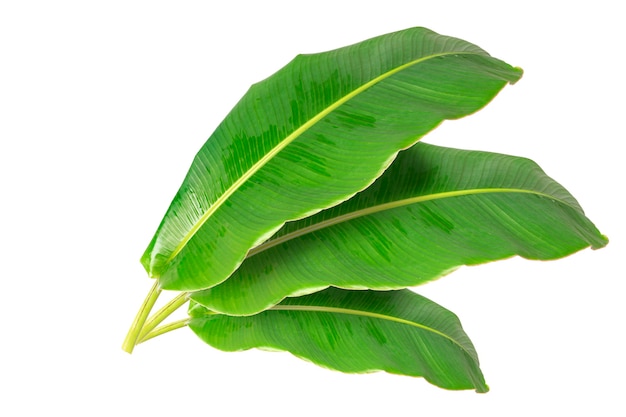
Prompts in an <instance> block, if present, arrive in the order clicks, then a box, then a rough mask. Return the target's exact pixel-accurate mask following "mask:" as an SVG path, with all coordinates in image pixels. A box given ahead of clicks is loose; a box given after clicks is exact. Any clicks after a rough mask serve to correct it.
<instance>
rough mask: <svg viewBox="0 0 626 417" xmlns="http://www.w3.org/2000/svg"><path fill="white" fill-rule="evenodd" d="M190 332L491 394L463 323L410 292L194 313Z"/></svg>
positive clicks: (345, 368)
mask: <svg viewBox="0 0 626 417" xmlns="http://www.w3.org/2000/svg"><path fill="white" fill-rule="evenodd" d="M190 316H191V317H192V318H191V319H190V322H189V327H190V328H191V329H192V330H193V331H194V332H195V333H196V334H197V335H198V336H199V337H200V338H201V339H202V340H204V341H205V342H206V343H208V344H209V345H211V346H213V347H215V348H218V349H221V350H225V351H238V350H247V349H250V348H253V347H260V348H271V349H278V350H285V351H289V352H291V353H293V354H294V355H296V356H298V357H301V358H305V359H307V360H310V361H312V362H314V363H316V364H319V365H321V366H324V367H327V368H331V369H336V370H339V371H342V372H350V373H356V372H358V373H362V372H371V371H376V370H383V371H386V372H389V373H393V374H402V375H410V376H422V377H424V378H425V379H426V380H427V381H429V382H431V383H432V384H435V385H437V386H439V387H442V388H447V389H475V390H476V391H477V392H486V391H487V390H488V387H487V385H486V384H485V380H484V377H483V375H482V373H481V371H480V368H479V363H478V357H477V355H476V351H475V350H474V347H473V346H472V343H471V341H470V340H469V338H468V337H467V335H466V334H465V332H464V331H463V329H462V327H461V324H460V322H459V320H458V318H457V317H456V316H455V315H454V314H453V313H451V312H450V311H448V310H446V309H444V308H443V307H441V306H439V305H437V304H435V303H433V302H432V301H430V300H428V299H426V298H424V297H422V296H419V295H417V294H415V293H413V292H411V291H409V290H399V291H382V292H375V291H346V290H340V289H336V288H329V289H327V290H324V291H321V292H318V293H315V294H312V295H307V296H303V297H297V298H288V299H286V300H285V301H283V302H282V303H281V304H279V305H277V306H275V307H273V308H272V309H271V310H267V311H264V312H262V313H259V314H257V315H254V316H247V317H233V316H226V315H221V314H215V313H213V312H210V311H208V310H206V309H205V308H204V307H201V306H200V305H197V304H196V305H194V306H192V307H191V308H190Z"/></svg>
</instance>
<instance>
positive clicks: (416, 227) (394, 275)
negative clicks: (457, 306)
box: [191, 143, 607, 315]
mask: <svg viewBox="0 0 626 417" xmlns="http://www.w3.org/2000/svg"><path fill="white" fill-rule="evenodd" d="M606 243H607V240H606V238H605V237H604V236H603V235H601V234H600V232H599V231H598V230H597V229H596V228H595V226H594V225H593V224H592V223H591V222H590V221H589V219H587V218H586V217H585V215H584V212H583V211H582V208H581V207H580V205H579V204H578V202H577V201H576V200H575V199H574V198H573V197H572V196H571V194H569V193H568V192H567V190H565V188H563V187H562V186H561V185H560V184H558V183H557V182H555V181H554V180H552V179H551V178H550V177H548V176H547V175H546V174H545V173H544V172H543V171H542V170H541V169H540V168H539V167H538V166H537V165H536V164H535V163H534V162H532V161H530V160H527V159H524V158H516V157H511V156H507V155H499V154H492V153H486V152H475V151H462V150H457V149H446V148H441V147H436V146H433V145H427V144H425V143H419V144H417V145H415V146H414V147H413V148H411V149H409V150H407V151H404V152H403V153H402V154H401V155H400V156H399V157H398V159H397V160H396V162H395V163H394V164H393V165H392V166H391V167H390V168H389V169H388V170H387V172H385V174H383V176H381V178H379V180H377V181H376V182H375V183H374V184H373V185H372V186H370V187H369V188H368V189H367V190H365V191H363V192H361V193H359V194H358V195H357V196H355V197H354V198H353V199H351V200H348V201H346V202H345V203H343V204H341V205H339V206H336V207H334V208H332V209H329V210H326V211H324V212H321V213H319V214H317V215H315V216H312V217H310V218H308V219H303V220H301V221H298V222H292V223H289V224H287V225H286V226H285V227H284V228H283V229H282V230H281V231H280V232H279V233H278V234H277V235H276V236H275V237H273V238H272V239H271V240H269V241H268V242H266V243H264V244H263V245H261V246H259V247H257V248H255V249H254V250H253V251H251V255H253V256H251V257H249V258H248V259H247V260H246V261H245V262H244V263H243V264H242V265H241V267H240V268H239V269H238V270H237V271H235V272H234V273H233V275H232V276H231V277H230V279H229V280H227V281H226V282H224V283H222V284H220V285H217V286H215V287H212V288H210V289H206V290H204V291H199V292H195V293H193V294H192V295H191V298H192V299H193V300H195V301H196V302H198V303H201V304H203V305H205V306H207V307H208V308H210V309H211V310H214V311H219V312H223V313H226V314H234V315H248V314H254V313H256V312H258V311H261V310H263V309H266V308H268V307H270V306H272V305H274V304H276V303H278V302H279V301H280V300H282V299H283V298H284V297H289V296H295V295H302V294H307V293H311V292H315V291H317V290H320V289H323V288H325V287H327V286H330V285H332V286H336V287H341V288H350V289H364V288H370V289H377V290H386V289H397V288H404V287H408V286H414V285H419V284H422V283H425V282H427V281H430V280H432V279H436V278H438V277H441V276H444V275H446V274H447V273H449V272H450V271H452V270H454V269H456V268H458V267H459V266H462V265H477V264H480V263H484V262H489V261H494V260H499V259H506V258H509V257H511V256H514V255H518V256H522V257H525V258H528V259H543V260H548V259H556V258H560V257H563V256H567V255H569V254H571V253H574V252H576V251H578V250H581V249H583V248H585V247H588V246H591V247H594V248H600V247H603V246H604V245H606Z"/></svg>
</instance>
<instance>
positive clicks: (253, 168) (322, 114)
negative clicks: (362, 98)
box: [165, 51, 477, 265]
mask: <svg viewBox="0 0 626 417" xmlns="http://www.w3.org/2000/svg"><path fill="white" fill-rule="evenodd" d="M450 55H477V53H476V52H464V51H454V52H441V53H437V54H432V55H428V56H425V57H422V58H419V59H416V60H413V61H411V62H408V63H406V64H403V65H400V66H398V67H396V68H394V69H392V70H390V71H387V72H386V73H383V74H381V75H379V76H378V77H376V78H373V79H372V80H370V81H368V82H367V83H365V84H363V85H362V86H360V87H358V88H356V89H355V90H353V91H352V92H350V93H349V94H346V95H345V96H343V97H342V98H340V99H339V100H337V101H335V102H334V103H332V104H331V105H330V106H328V107H326V108H325V109H324V110H322V111H321V112H319V113H318V114H316V115H315V116H313V117H312V118H311V119H310V120H308V121H307V122H306V123H304V124H303V125H302V126H300V127H299V128H297V129H296V130H294V131H293V132H292V133H291V134H289V135H288V136H287V137H286V138H285V139H283V140H282V141H281V142H280V143H279V144H278V145H276V146H275V147H274V148H272V149H271V150H270V151H269V152H268V153H267V154H266V155H265V156H264V157H263V158H261V159H260V160H259V161H257V162H256V163H255V164H254V165H252V166H251V167H250V168H249V169H248V170H247V171H246V172H245V173H244V174H243V175H242V176H241V177H239V178H238V179H237V180H236V181H235V182H234V183H233V184H232V185H231V186H230V187H229V188H228V189H226V191H225V192H224V193H223V194H222V195H221V196H220V197H219V198H218V199H217V200H215V202H214V203H213V204H212V205H211V207H209V209H208V210H207V211H206V212H205V213H204V214H203V215H202V216H201V217H200V218H199V219H198V221H197V222H196V223H195V224H194V225H193V227H192V228H191V229H190V230H189V232H187V234H186V235H185V237H184V238H183V239H182V240H181V241H180V242H179V244H178V245H177V246H176V248H174V250H173V251H172V253H171V254H170V256H169V257H168V258H167V260H166V261H165V265H168V264H169V263H170V262H171V261H172V260H173V259H174V258H175V257H176V256H177V255H178V254H179V253H180V252H181V251H182V250H183V248H184V247H185V246H186V245H187V243H188V242H189V241H190V240H191V238H192V237H193V236H194V235H195V234H196V233H197V232H198V230H200V228H201V227H202V226H203V225H204V223H206V221H207V220H208V219H209V218H210V217H211V216H212V215H213V214H214V213H215V212H216V211H217V210H218V209H219V208H220V207H221V206H222V205H223V204H224V203H225V202H226V201H227V200H228V199H229V198H230V197H231V196H232V195H233V194H234V193H235V192H236V191H237V190H238V189H239V188H240V187H241V186H242V185H243V184H244V183H245V182H246V181H247V180H248V179H250V178H251V177H252V176H253V175H254V174H255V173H256V172H257V171H259V170H260V169H261V168H262V167H263V166H264V165H265V164H267V163H268V162H269V161H270V160H271V159H272V158H274V157H275V156H276V155H277V154H278V153H279V152H280V151H282V150H283V149H284V148H286V147H287V146H288V145H289V144H290V143H291V142H293V141H294V140H296V139H297V138H298V137H299V136H300V135H302V134H303V133H304V132H306V131H307V130H308V129H310V128H311V127H312V126H314V125H315V124H316V123H317V122H319V121H320V120H321V119H323V118H324V117H326V116H327V115H328V114H330V112H332V111H333V110H335V109H337V108H338V107H339V106H341V105H343V104H344V103H346V102H347V101H348V100H350V99H352V98H353V97H355V96H357V95H358V94H360V93H362V92H363V91H365V90H367V89H368V88H370V87H372V86H374V85H376V84H378V83H379V82H381V81H383V80H384V79H386V78H388V77H390V76H392V75H394V74H396V73H398V72H400V71H402V70H404V69H406V68H409V67H411V66H413V65H417V64H419V63H421V62H424V61H427V60H429V59H434V58H437V57H442V56H450Z"/></svg>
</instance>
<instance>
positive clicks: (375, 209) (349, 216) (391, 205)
mask: <svg viewBox="0 0 626 417" xmlns="http://www.w3.org/2000/svg"><path fill="white" fill-rule="evenodd" d="M490 193H522V194H533V195H537V196H540V197H545V198H549V199H550V200H553V201H557V202H559V203H561V204H565V205H567V206H570V205H569V204H567V203H566V202H565V201H563V200H560V199H558V198H555V197H554V196H551V195H549V194H545V193H541V192H538V191H533V190H525V189H521V188H472V189H467V190H458V191H445V192H441V193H434V194H428V195H421V196H416V197H411V198H405V199H402V200H396V201H391V202H388V203H383V204H378V205H375V206H371V207H367V208H364V209H361V210H356V211H352V212H349V213H345V214H342V215H341V216H337V217H333V218H332V219H328V220H324V221H321V222H319V223H315V224H312V225H310V226H307V227H303V228H302V229H298V230H296V231H293V232H291V233H287V234H285V235H283V236H280V237H278V238H276V239H272V240H268V241H267V242H265V243H263V244H261V245H259V246H257V247H255V248H252V249H251V250H250V252H248V258H249V257H251V256H254V255H256V254H258V253H260V252H263V251H266V250H268V249H270V248H273V247H274V246H278V245H281V244H283V243H285V242H287V241H289V240H292V239H296V238H298V237H300V236H304V235H306V234H308V233H313V232H316V231H318V230H321V229H324V228H326V227H330V226H334V225H336V224H339V223H343V222H347V221H350V220H353V219H356V218H358V217H363V216H369V215H371V214H376V213H380V212H383V211H385V210H392V209H395V208H399V207H404V206H408V205H411V204H417V203H423V202H425V201H430V200H440V199H444V198H452V197H460V196H466V195H477V194H490Z"/></svg>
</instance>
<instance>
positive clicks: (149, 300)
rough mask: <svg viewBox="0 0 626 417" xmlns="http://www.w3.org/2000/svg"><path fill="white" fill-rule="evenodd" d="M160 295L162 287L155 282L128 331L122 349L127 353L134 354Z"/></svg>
mask: <svg viewBox="0 0 626 417" xmlns="http://www.w3.org/2000/svg"><path fill="white" fill-rule="evenodd" d="M160 294H161V287H160V286H159V281H156V280H155V282H154V285H152V288H150V292H148V295H147V296H146V299H145V300H144V302H143V304H142V305H141V308H139V311H138V312H137V316H135V320H133V324H132V325H131V326H130V329H129V330H128V334H126V339H124V343H123V344H122V349H124V351H125V352H128V353H133V348H134V347H135V345H136V344H137V340H138V339H139V334H140V333H141V329H142V328H143V325H144V324H145V322H146V319H147V318H148V315H149V314H150V310H152V307H154V303H156V300H157V299H158V298H159V295H160Z"/></svg>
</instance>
